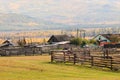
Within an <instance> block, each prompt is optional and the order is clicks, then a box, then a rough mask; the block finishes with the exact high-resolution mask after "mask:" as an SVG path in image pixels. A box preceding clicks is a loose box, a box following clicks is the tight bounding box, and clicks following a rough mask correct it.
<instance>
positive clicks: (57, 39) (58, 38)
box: [48, 35, 73, 43]
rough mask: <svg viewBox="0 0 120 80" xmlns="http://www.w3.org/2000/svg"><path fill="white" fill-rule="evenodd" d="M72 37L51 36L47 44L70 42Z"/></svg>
mask: <svg viewBox="0 0 120 80" xmlns="http://www.w3.org/2000/svg"><path fill="white" fill-rule="evenodd" d="M72 38H73V37H71V36H68V35H52V36H51V37H50V39H49V40H48V43H58V42H64V43H65V42H67V41H70V40H71V39H72Z"/></svg>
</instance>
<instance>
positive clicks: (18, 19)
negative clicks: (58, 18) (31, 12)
mask: <svg viewBox="0 0 120 80" xmlns="http://www.w3.org/2000/svg"><path fill="white" fill-rule="evenodd" d="M100 27H102V28H104V27H120V24H75V25H67V24H62V23H56V22H51V21H49V20H42V19H40V18H34V17H30V16H27V15H21V14H15V13H9V14H2V13H0V31H12V30H13V31H15V30H60V29H61V30H73V29H74V30H75V29H76V28H100Z"/></svg>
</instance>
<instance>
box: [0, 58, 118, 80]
mask: <svg viewBox="0 0 120 80" xmlns="http://www.w3.org/2000/svg"><path fill="white" fill-rule="evenodd" d="M49 62H50V56H19V57H0V80H106V79H109V80H119V79H120V73H119V72H118V73H116V72H111V71H102V70H101V69H100V70H99V69H94V68H87V67H83V66H75V65H72V64H67V65H65V64H62V63H60V64H55V63H49Z"/></svg>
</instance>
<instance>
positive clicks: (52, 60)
mask: <svg viewBox="0 0 120 80" xmlns="http://www.w3.org/2000/svg"><path fill="white" fill-rule="evenodd" d="M53 54H54V53H53V51H51V62H53Z"/></svg>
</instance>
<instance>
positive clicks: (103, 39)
mask: <svg viewBox="0 0 120 80" xmlns="http://www.w3.org/2000/svg"><path fill="white" fill-rule="evenodd" d="M93 39H94V40H97V41H98V42H99V44H100V45H101V46H104V44H109V43H110V44H111V43H112V44H115V43H119V42H120V34H99V35H97V36H95V37H94V38H93Z"/></svg>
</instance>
